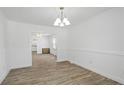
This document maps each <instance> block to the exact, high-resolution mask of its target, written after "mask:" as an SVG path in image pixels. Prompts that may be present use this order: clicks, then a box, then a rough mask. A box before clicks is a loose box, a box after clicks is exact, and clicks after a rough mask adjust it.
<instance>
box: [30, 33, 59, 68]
mask: <svg viewBox="0 0 124 93" xmlns="http://www.w3.org/2000/svg"><path fill="white" fill-rule="evenodd" d="M56 60H57V46H56V35H52V34H42V33H32V65H33V66H40V65H42V64H44V63H53V62H56Z"/></svg>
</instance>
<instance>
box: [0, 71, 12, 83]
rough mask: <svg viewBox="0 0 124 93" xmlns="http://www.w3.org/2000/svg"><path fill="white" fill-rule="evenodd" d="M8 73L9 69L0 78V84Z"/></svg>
mask: <svg viewBox="0 0 124 93" xmlns="http://www.w3.org/2000/svg"><path fill="white" fill-rule="evenodd" d="M9 72H10V69H9V70H8V71H7V72H6V73H5V74H4V75H3V76H2V77H0V84H1V83H2V82H3V80H4V79H5V78H6V76H7V75H8V73H9Z"/></svg>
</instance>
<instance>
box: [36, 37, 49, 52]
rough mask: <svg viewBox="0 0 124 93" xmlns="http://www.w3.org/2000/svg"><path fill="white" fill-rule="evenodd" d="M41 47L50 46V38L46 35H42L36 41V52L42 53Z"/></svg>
mask: <svg viewBox="0 0 124 93" xmlns="http://www.w3.org/2000/svg"><path fill="white" fill-rule="evenodd" d="M42 48H50V40H49V37H48V36H42V37H41V38H39V40H38V42H37V53H42Z"/></svg>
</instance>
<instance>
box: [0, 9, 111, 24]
mask: <svg viewBox="0 0 124 93" xmlns="http://www.w3.org/2000/svg"><path fill="white" fill-rule="evenodd" d="M0 9H1V10H2V11H3V13H5V15H6V17H7V18H8V19H10V20H14V21H18V22H25V23H31V24H36V25H47V26H53V23H54V21H55V19H56V18H57V15H58V13H59V8H57V7H4V8H2V7H1V8H0ZM107 9H109V8H104V7H89V8H88V7H65V9H64V13H65V15H66V16H67V17H68V19H69V21H70V22H71V25H72V26H73V25H76V24H79V23H81V22H82V21H84V20H86V19H88V18H90V17H92V16H95V15H97V14H99V13H101V12H103V11H105V10H107Z"/></svg>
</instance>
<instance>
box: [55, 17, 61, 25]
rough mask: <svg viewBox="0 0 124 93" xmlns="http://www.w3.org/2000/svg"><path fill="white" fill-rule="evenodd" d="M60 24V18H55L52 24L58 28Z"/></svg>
mask: <svg viewBox="0 0 124 93" xmlns="http://www.w3.org/2000/svg"><path fill="white" fill-rule="evenodd" d="M60 23H61V20H60V18H57V19H56V21H55V22H54V25H55V26H58V25H59V24H60Z"/></svg>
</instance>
